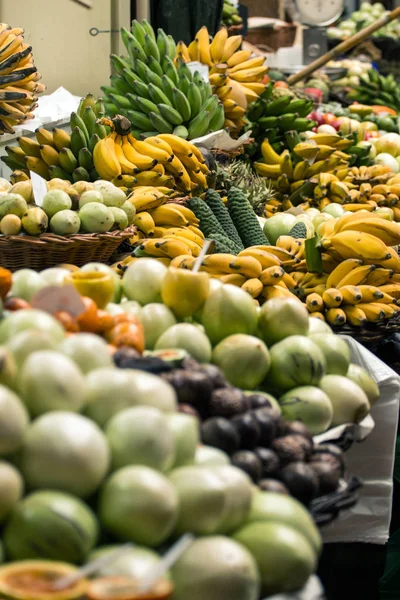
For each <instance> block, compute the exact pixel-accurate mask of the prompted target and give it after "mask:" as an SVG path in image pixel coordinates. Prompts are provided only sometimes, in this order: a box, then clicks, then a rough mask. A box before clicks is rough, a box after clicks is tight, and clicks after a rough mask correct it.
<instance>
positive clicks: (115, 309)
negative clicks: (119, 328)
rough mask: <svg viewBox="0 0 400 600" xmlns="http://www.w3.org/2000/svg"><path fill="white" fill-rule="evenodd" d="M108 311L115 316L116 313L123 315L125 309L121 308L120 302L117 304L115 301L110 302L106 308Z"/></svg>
mask: <svg viewBox="0 0 400 600" xmlns="http://www.w3.org/2000/svg"><path fill="white" fill-rule="evenodd" d="M105 310H106V312H108V313H109V314H110V315H112V316H113V317H114V316H115V315H122V314H123V312H124V311H123V310H122V308H121V306H120V305H119V304H116V303H115V302H109V303H108V304H107V306H106V308H105Z"/></svg>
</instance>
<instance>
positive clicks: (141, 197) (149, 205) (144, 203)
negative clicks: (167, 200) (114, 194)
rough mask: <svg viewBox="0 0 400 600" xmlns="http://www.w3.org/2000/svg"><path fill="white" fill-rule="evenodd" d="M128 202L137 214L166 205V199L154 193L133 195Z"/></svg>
mask: <svg viewBox="0 0 400 600" xmlns="http://www.w3.org/2000/svg"><path fill="white" fill-rule="evenodd" d="M128 201H129V202H130V203H131V204H133V206H134V207H135V208H136V212H137V213H140V212H142V211H149V210H151V209H154V208H157V207H160V206H161V205H162V204H164V198H163V197H160V196H158V195H157V194H155V193H152V192H143V193H141V194H133V195H131V196H129V197H128Z"/></svg>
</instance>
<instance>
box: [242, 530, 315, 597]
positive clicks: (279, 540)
mask: <svg viewBox="0 0 400 600" xmlns="http://www.w3.org/2000/svg"><path fill="white" fill-rule="evenodd" d="M234 539H235V540H237V541H238V542H240V543H241V544H243V545H244V546H245V547H246V548H247V549H248V550H249V552H250V553H251V554H252V555H253V557H254V559H255V561H256V563H257V566H258V569H259V571H260V574H261V586H262V591H263V593H264V594H265V595H266V596H270V595H272V594H285V593H290V592H294V591H296V590H299V589H301V588H302V587H303V586H304V585H305V583H306V582H307V580H308V578H309V577H310V575H312V574H313V573H314V572H315V569H316V567H317V553H316V552H315V550H314V548H313V547H312V545H311V544H310V542H309V541H308V539H307V538H306V537H305V536H304V535H303V534H302V533H300V532H299V531H298V530H296V529H294V528H292V527H288V526H287V525H284V524H282V523H276V522H275V523H268V522H267V523H263V522H260V521H258V522H256V523H250V524H249V525H245V526H244V527H243V528H242V529H240V530H239V531H238V532H237V533H236V534H235V536H234Z"/></svg>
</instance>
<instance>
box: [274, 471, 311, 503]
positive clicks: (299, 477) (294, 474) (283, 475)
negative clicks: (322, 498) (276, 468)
mask: <svg viewBox="0 0 400 600" xmlns="http://www.w3.org/2000/svg"><path fill="white" fill-rule="evenodd" d="M279 479H280V480H281V481H282V482H283V483H284V484H285V485H286V487H287V488H288V490H289V492H290V493H291V495H292V496H294V497H295V498H297V500H299V501H300V502H302V503H303V504H305V505H306V506H308V504H309V503H310V502H311V500H312V499H313V498H315V497H316V496H317V494H318V490H319V483H318V477H317V476H316V474H315V473H314V471H313V469H312V468H311V466H310V465H307V464H306V463H303V462H300V461H296V462H292V463H290V464H289V465H286V467H284V468H283V469H282V470H281V471H280V473H279Z"/></svg>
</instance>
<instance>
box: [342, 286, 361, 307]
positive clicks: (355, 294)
mask: <svg viewBox="0 0 400 600" xmlns="http://www.w3.org/2000/svg"><path fill="white" fill-rule="evenodd" d="M339 289H340V293H341V294H342V296H343V304H351V305H354V304H358V303H359V302H361V300H362V293H361V290H360V288H359V287H357V286H355V285H344V286H341V287H340V288H339Z"/></svg>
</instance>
